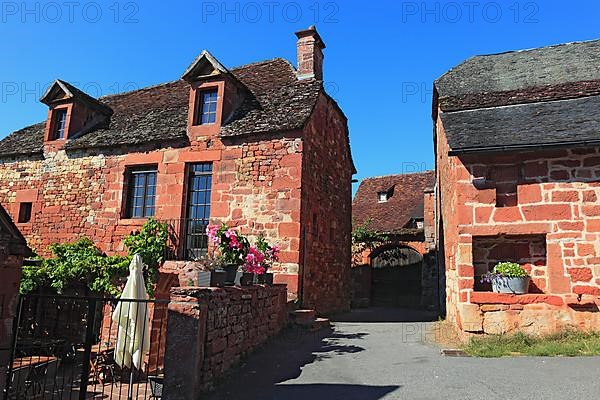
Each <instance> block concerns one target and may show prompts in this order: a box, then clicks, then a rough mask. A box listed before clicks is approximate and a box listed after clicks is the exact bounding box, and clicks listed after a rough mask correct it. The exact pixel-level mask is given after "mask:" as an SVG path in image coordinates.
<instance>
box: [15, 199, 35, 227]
mask: <svg viewBox="0 0 600 400" xmlns="http://www.w3.org/2000/svg"><path fill="white" fill-rule="evenodd" d="M31 209H32V204H31V203H21V204H20V205H19V217H18V219H17V221H18V222H19V224H26V223H28V222H31Z"/></svg>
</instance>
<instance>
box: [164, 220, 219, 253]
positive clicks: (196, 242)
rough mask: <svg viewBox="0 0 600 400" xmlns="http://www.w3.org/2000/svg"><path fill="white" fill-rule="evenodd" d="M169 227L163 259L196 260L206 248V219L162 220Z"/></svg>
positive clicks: (205, 251)
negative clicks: (166, 247) (165, 252)
mask: <svg viewBox="0 0 600 400" xmlns="http://www.w3.org/2000/svg"><path fill="white" fill-rule="evenodd" d="M162 222H164V223H166V224H167V226H168V227H169V242H168V249H167V254H165V260H167V261H196V260H199V259H201V258H202V257H204V256H205V255H206V253H207V249H208V236H207V234H206V227H207V225H208V221H207V220H206V219H197V218H181V219H171V220H165V221H162Z"/></svg>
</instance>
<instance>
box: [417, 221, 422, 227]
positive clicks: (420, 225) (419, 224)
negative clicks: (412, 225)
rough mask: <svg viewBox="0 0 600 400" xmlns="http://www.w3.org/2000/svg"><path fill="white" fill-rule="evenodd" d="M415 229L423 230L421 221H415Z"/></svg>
mask: <svg viewBox="0 0 600 400" xmlns="http://www.w3.org/2000/svg"><path fill="white" fill-rule="evenodd" d="M417 229H423V221H417Z"/></svg>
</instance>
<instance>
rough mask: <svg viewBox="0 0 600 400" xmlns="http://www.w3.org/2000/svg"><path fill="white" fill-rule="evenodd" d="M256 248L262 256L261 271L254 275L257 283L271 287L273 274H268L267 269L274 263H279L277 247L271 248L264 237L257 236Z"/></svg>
mask: <svg viewBox="0 0 600 400" xmlns="http://www.w3.org/2000/svg"><path fill="white" fill-rule="evenodd" d="M256 248H257V249H258V250H259V251H260V252H261V253H262V254H263V255H264V257H263V261H262V263H261V267H262V270H259V271H258V272H262V273H258V274H257V275H256V277H257V281H258V283H262V284H266V285H272V284H273V274H272V273H269V272H268V271H269V268H271V266H272V265H273V263H274V262H277V261H279V246H271V245H270V244H269V243H268V242H267V241H266V239H265V238H264V236H259V237H258V239H257V240H256Z"/></svg>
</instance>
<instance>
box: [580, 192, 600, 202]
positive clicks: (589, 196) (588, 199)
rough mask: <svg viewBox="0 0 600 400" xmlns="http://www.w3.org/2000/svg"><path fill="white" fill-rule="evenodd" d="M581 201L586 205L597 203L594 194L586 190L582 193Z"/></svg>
mask: <svg viewBox="0 0 600 400" xmlns="http://www.w3.org/2000/svg"><path fill="white" fill-rule="evenodd" d="M583 201H584V202H586V203H594V202H596V201H598V197H597V196H596V192H595V191H593V190H586V191H585V192H583Z"/></svg>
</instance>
